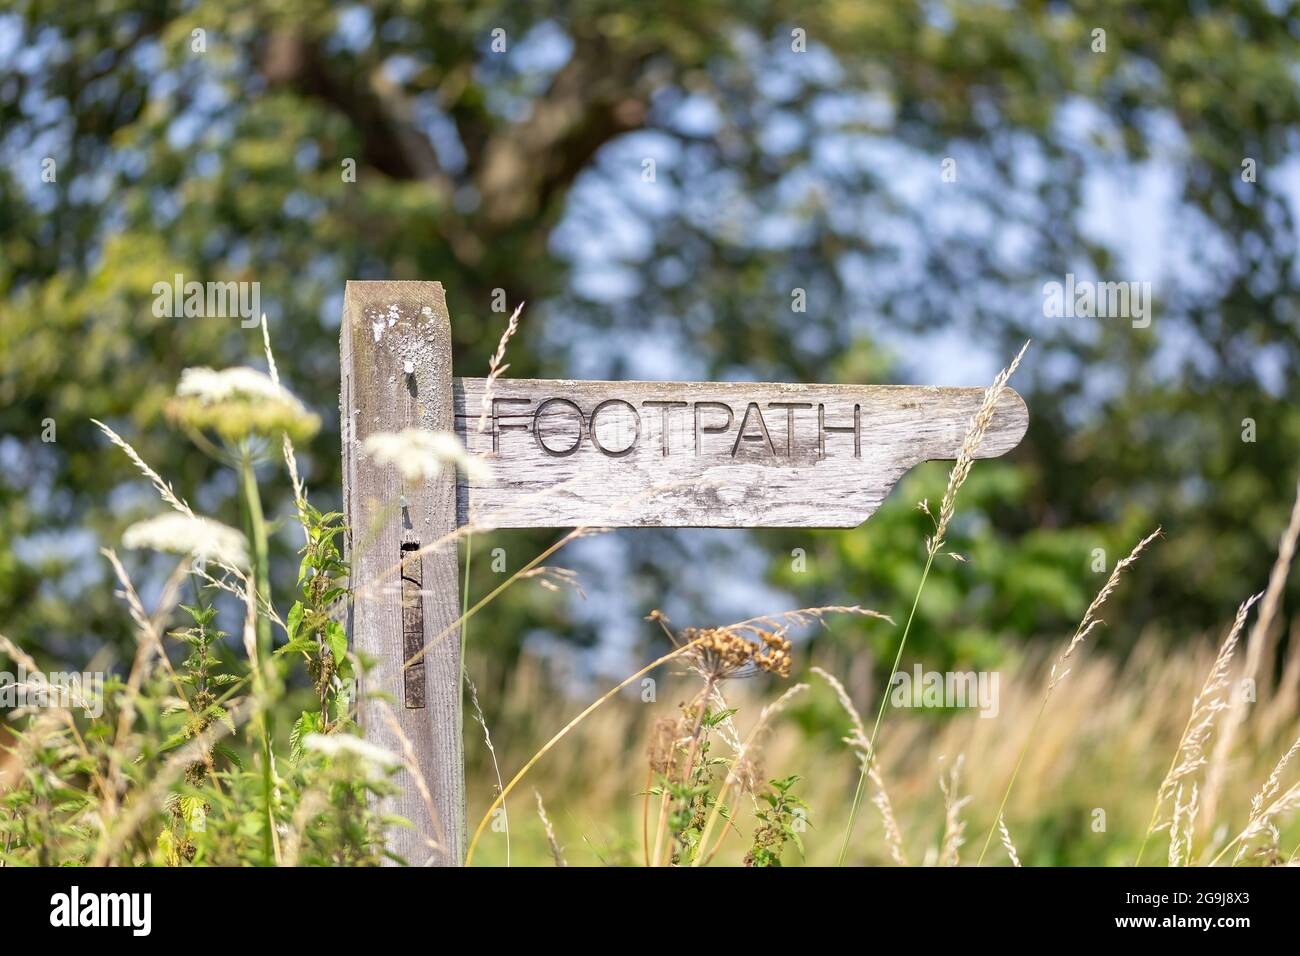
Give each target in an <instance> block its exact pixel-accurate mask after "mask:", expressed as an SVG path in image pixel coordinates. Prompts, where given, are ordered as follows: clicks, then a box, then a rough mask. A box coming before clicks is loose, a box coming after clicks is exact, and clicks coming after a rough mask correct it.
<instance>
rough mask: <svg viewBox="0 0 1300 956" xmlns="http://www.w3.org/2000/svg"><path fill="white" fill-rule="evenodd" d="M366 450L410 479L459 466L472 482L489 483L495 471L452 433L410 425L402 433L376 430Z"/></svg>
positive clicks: (423, 477) (435, 475) (378, 461)
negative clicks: (395, 467)
mask: <svg viewBox="0 0 1300 956" xmlns="http://www.w3.org/2000/svg"><path fill="white" fill-rule="evenodd" d="M361 449H362V451H363V452H364V453H365V454H367V455H369V456H371V457H372V458H374V460H375V462H376V463H378V464H380V465H396V466H397V469H398V471H400V472H401V473H402V477H403V478H406V479H407V480H408V481H419V480H421V479H430V478H436V477H437V476H438V475H439V474H441V473H442V470H443V468H444V467H446V466H448V465H450V466H451V467H453V468H456V467H459V468H460V469H461V470H462V471H463V472H465V475H466V477H468V478H469V479H470V480H472V481H477V482H485V481H490V480H491V478H492V470H491V469H490V468H489V467H488V466H487V463H486V462H484V461H483V459H482V458H479V457H478V456H477V455H471V454H470V453H469V452H467V451H466V450H465V446H464V445H462V444H461V443H460V439H459V438H457V437H456V436H455V435H453V434H452V433H451V432H431V431H425V430H423V429H420V428H407V429H404V430H402V431H400V432H376V433H375V434H373V435H371V436H370V437H368V438H367V439H366V440H365V444H363V445H362V446H361Z"/></svg>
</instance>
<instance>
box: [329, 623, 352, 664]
mask: <svg viewBox="0 0 1300 956" xmlns="http://www.w3.org/2000/svg"><path fill="white" fill-rule="evenodd" d="M325 638H326V640H327V641H328V642H329V646H330V653H331V654H333V655H334V660H335V661H342V660H346V659H347V656H348V632H347V631H345V630H344V629H343V625H342V624H340V623H339V622H338V621H330V622H329V624H328V625H327V626H326V631H325Z"/></svg>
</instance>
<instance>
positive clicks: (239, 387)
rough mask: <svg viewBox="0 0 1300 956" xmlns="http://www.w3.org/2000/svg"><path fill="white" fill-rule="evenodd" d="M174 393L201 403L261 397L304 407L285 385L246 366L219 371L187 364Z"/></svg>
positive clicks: (212, 403) (302, 408)
mask: <svg viewBox="0 0 1300 956" xmlns="http://www.w3.org/2000/svg"><path fill="white" fill-rule="evenodd" d="M176 394H177V395H182V396H185V395H192V396H194V397H195V398H197V399H198V400H199V401H200V402H201V403H203V404H204V405H215V404H217V403H218V402H225V401H229V400H230V399H232V398H265V399H268V400H271V401H281V402H287V403H289V404H290V405H295V406H297V407H298V409H300V410H301V411H304V412H305V411H306V409H305V408H304V407H303V405H302V403H301V402H300V401H298V399H297V398H295V397H294V395H293V393H292V392H290V391H289V390H288V389H287V388H285V387H284V386H283V385H279V384H277V383H276V382H274V381H272V380H271V377H270V376H269V375H266V374H264V373H262V372H259V371H258V370H257V369H255V368H248V367H246V366H237V367H235V368H224V369H222V370H221V371H216V370H215V369H210V368H205V367H199V368H187V369H185V370H184V371H183V372H181V381H180V384H179V385H177V386H176Z"/></svg>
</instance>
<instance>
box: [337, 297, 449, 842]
mask: <svg viewBox="0 0 1300 956" xmlns="http://www.w3.org/2000/svg"><path fill="white" fill-rule="evenodd" d="M340 341H341V346H340V364H341V370H342V394H341V401H340V413H341V428H342V439H343V442H342V444H343V502H344V511H345V514H346V522H347V526H348V528H349V531H348V534H347V554H348V559H349V560H350V561H351V563H352V582H351V583H352V587H353V592H354V594H355V595H357V598H356V600H355V601H354V603H353V606H352V610H351V612H350V613H351V620H350V621H349V627H348V633H349V635H350V637H351V642H352V647H353V649H354V650H355V651H357V652H358V653H360V654H362V655H366V656H368V657H370V658H371V659H373V660H374V661H375V662H376V663H375V666H374V668H373V669H372V670H371V671H370V673H369V674H366V675H365V676H364V677H363V678H362V686H361V688H360V694H359V700H360V710H359V721H360V724H361V726H362V728H363V731H364V733H365V736H366V739H367V740H369V741H371V742H373V743H375V744H378V745H379V746H381V747H384V748H385V749H387V750H390V751H391V752H393V753H395V754H398V755H402V754H403V753H404V749H405V748H404V745H403V741H402V739H401V737H402V736H404V737H405V738H406V740H407V741H409V744H410V746H411V747H412V748H413V749H414V753H415V758H416V760H417V761H418V763H419V766H420V770H421V775H422V776H423V778H424V779H423V784H424V787H427V791H428V794H429V795H430V797H431V798H432V804H433V807H432V812H431V810H430V807H429V805H428V802H427V801H426V799H425V798H424V796H423V794H422V793H421V789H422V787H421V786H420V785H418V784H417V782H416V781H415V780H414V779H411V778H410V776H409V774H406V773H403V774H402V776H401V778H399V784H400V786H401V792H400V794H398V795H397V796H396V797H394V798H392V799H391V800H390V801H387V803H386V806H385V807H384V809H385V810H386V811H388V812H392V813H395V814H397V815H399V816H402V817H405V818H406V819H407V820H409V821H411V823H413V824H414V825H415V829H414V830H409V829H404V828H393V829H392V830H391V831H390V833H389V835H388V836H389V843H388V847H389V849H390V850H391V851H393V852H395V853H397V854H398V855H399V856H401V857H402V858H403V859H405V860H406V861H407V862H409V863H410V864H412V865H422V864H428V863H431V864H435V865H444V866H458V865H460V863H461V861H462V860H463V858H464V850H465V772H464V759H463V754H462V740H461V713H460V704H461V661H460V635H459V633H458V631H457V630H456V629H455V628H454V625H455V623H456V621H457V619H458V618H459V616H460V608H459V602H458V600H457V593H458V588H457V579H458V571H457V566H458V562H457V557H456V541H455V539H454V538H450V539H448V540H447V541H446V543H445V544H443V545H441V546H439V547H436V548H434V549H433V550H431V551H423V552H422V553H421V552H420V549H422V548H426V547H428V546H429V545H432V544H434V543H435V542H437V541H439V540H442V539H444V538H447V537H448V536H449V535H452V534H453V533H454V532H455V530H456V480H455V475H454V474H452V473H450V472H446V473H444V474H442V475H440V476H439V477H437V478H436V479H433V480H430V481H422V482H420V483H418V484H413V483H411V482H403V479H402V478H401V476H400V475H399V474H398V473H397V469H395V468H393V467H391V466H390V467H379V466H377V465H376V464H375V463H374V462H373V461H371V460H370V459H368V458H367V457H366V456H365V455H363V454H362V444H363V443H364V442H365V440H366V438H367V436H369V435H372V434H374V433H376V432H400V431H402V430H403V429H406V428H421V429H427V430H430V431H443V432H449V431H451V430H452V427H453V409H452V388H451V323H450V318H449V316H448V314H447V303H446V298H445V296H444V294H443V288H442V285H441V284H440V283H437V282H349V283H348V284H347V291H346V292H345V294H344V300H343V327H342V334H341V340H340ZM399 565H400V574H399V573H394V572H395V569H398V568H399ZM448 631H449V633H444V632H448ZM440 635H441V639H439V638H440ZM426 645H430V646H429V648H428V650H427V652H426V653H424V654H423V655H422V656H420V657H419V658H418V660H416V661H415V663H413V664H408V663H407V661H409V660H411V659H412V657H413V656H415V655H417V654H418V653H419V651H420V650H421V649H423V648H424V647H425V646H426ZM376 691H380V692H383V693H384V694H385V695H387V697H388V699H389V701H391V703H390V704H389V706H390V707H391V711H392V715H393V716H394V717H395V718H396V721H397V723H398V724H399V725H400V727H401V735H400V736H399V735H398V733H397V732H396V731H395V730H394V729H393V728H392V727H391V725H390V720H389V719H388V718H387V715H385V713H384V705H383V704H382V703H381V702H379V701H377V700H376V699H375V696H374V695H375V692H376ZM431 841H432V845H431Z"/></svg>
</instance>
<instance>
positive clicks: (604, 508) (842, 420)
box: [453, 378, 1029, 528]
mask: <svg viewBox="0 0 1300 956" xmlns="http://www.w3.org/2000/svg"><path fill="white" fill-rule="evenodd" d="M487 388H488V386H487V381H486V380H485V379H481V378H459V379H455V380H454V382H453V396H454V402H455V408H456V418H455V420H456V431H457V434H458V435H459V436H460V438H461V439H462V441H463V442H464V443H465V445H466V447H467V448H468V449H469V450H470V451H471V452H474V453H475V454H477V455H479V456H480V457H482V458H483V459H484V460H485V461H486V462H487V463H488V464H489V465H491V466H493V468H494V471H495V476H494V479H493V481H492V482H490V483H481V482H480V483H474V484H473V485H471V484H470V483H469V482H468V481H465V480H463V479H462V480H461V482H460V484H459V487H458V521H459V522H460V523H461V524H462V525H463V524H465V523H467V522H470V523H473V524H474V526H476V527H481V528H529V527H577V526H582V525H594V526H602V527H642V526H644V527H648V526H655V527H715V528H733V527H734V528H741V527H824V528H851V527H856V526H857V525H859V524H861V523H862V522H863V521H865V520H866V519H867V518H868V517H870V516H871V514H872V513H874V512H875V510H876V509H877V508H878V507H879V506H880V503H881V502H882V501H883V500H884V498H885V496H886V495H888V493H889V491H890V489H892V488H893V487H894V485H895V483H896V482H897V481H898V479H899V478H901V477H902V475H903V474H904V473H906V472H907V471H908V470H909V469H910V468H912V467H914V466H915V465H917V464H920V463H921V462H923V461H928V460H934V459H954V458H956V457H957V455H958V453H959V452H960V450H961V447H962V442H963V441H964V439H965V436H966V432H967V426H968V422H969V421H970V418H971V416H973V415H974V414H975V412H976V411H977V410H978V409H979V407H980V404H981V403H982V401H983V399H984V394H985V390H984V389H982V388H934V387H922V386H907V385H792V384H779V383H752V382H588V381H568V380H531V379H524V380H519V379H504V380H498V381H497V382H495V383H494V384H493V388H492V393H491V394H490V395H487V400H486V404H485V401H484V398H485V394H486V393H487ZM1028 421H1029V416H1028V412H1027V410H1026V408H1025V403H1024V401H1023V400H1022V399H1021V397H1020V396H1019V395H1017V394H1016V393H1015V392H1014V391H1013V390H1012V389H1010V388H1007V389H1005V390H1004V391H1003V393H1002V396H1001V399H1000V401H999V404H998V407H997V410H996V412H995V415H994V418H993V422H992V424H991V425H990V427H989V429H988V431H987V432H986V433H985V436H984V439H983V442H982V443H981V444H980V446H979V448H978V450H977V452H976V455H975V457H978V458H989V457H993V456H996V455H1002V454H1004V453H1006V452H1007V451H1009V450H1011V449H1012V448H1014V447H1015V446H1016V444H1018V443H1019V441H1020V439H1021V438H1022V437H1023V436H1024V433H1025V430H1026V428H1027V427H1028Z"/></svg>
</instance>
